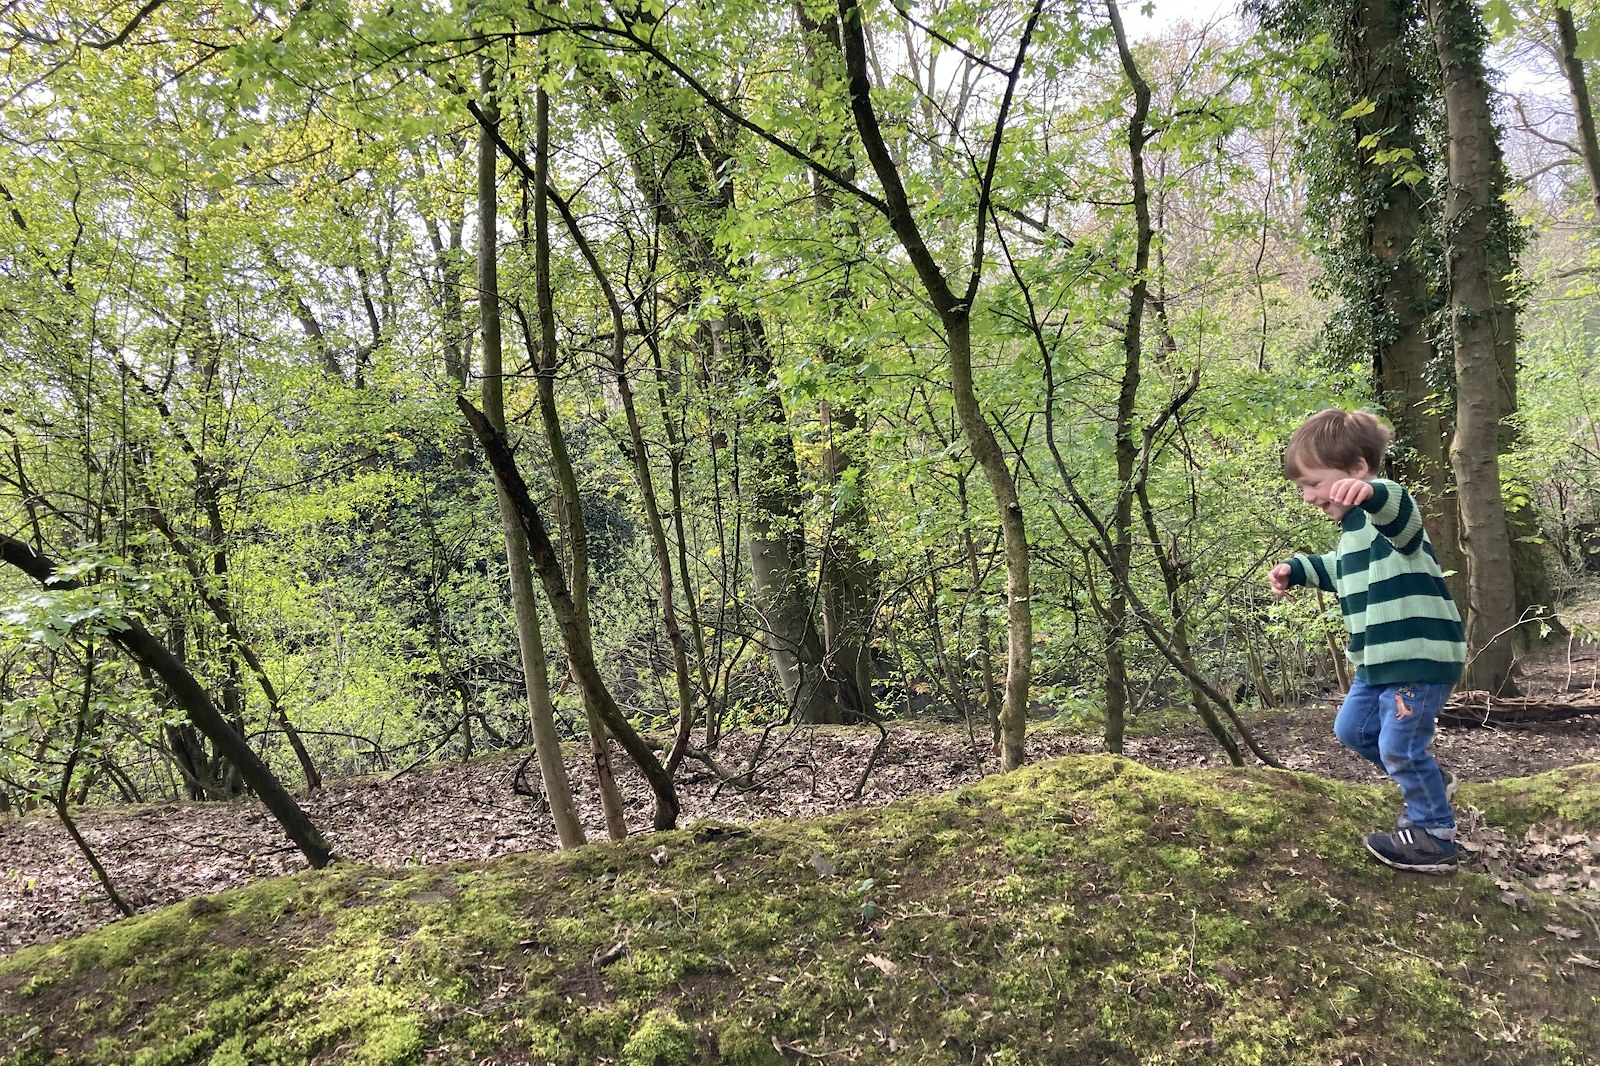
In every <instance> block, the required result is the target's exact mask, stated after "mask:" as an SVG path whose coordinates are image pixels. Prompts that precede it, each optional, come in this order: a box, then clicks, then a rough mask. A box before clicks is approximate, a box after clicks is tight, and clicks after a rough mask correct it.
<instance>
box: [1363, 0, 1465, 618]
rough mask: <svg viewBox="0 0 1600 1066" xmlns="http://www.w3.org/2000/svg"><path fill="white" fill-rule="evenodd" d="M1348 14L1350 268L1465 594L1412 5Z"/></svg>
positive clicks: (1369, 7) (1448, 567) (1431, 515)
mask: <svg viewBox="0 0 1600 1066" xmlns="http://www.w3.org/2000/svg"><path fill="white" fill-rule="evenodd" d="M1352 15H1353V18H1352V20H1351V25H1352V27H1353V30H1354V32H1353V33H1352V34H1350V35H1348V36H1344V37H1342V38H1341V47H1343V48H1344V49H1345V50H1346V57H1345V63H1346V68H1347V69H1348V70H1349V71H1350V72H1351V74H1352V75H1353V81H1352V83H1351V84H1350V85H1348V87H1347V89H1346V94H1347V96H1348V98H1349V100H1350V101H1351V104H1352V106H1356V105H1357V102H1358V101H1368V102H1370V104H1371V105H1372V107H1373V110H1372V111H1371V112H1370V113H1367V114H1358V115H1356V116H1355V117H1354V120H1353V121H1354V129H1353V131H1352V133H1353V135H1354V137H1355V138H1356V149H1355V152H1354V156H1353V159H1352V162H1353V164H1354V168H1355V174H1354V178H1355V185H1356V188H1357V189H1358V190H1359V194H1358V196H1357V197H1356V202H1358V203H1360V204H1361V205H1362V212H1361V213H1362V215H1363V216H1364V221H1365V226H1364V232H1365V237H1364V240H1363V242H1362V243H1363V246H1364V247H1363V248H1362V249H1361V257H1362V260H1363V262H1360V263H1357V264H1352V266H1353V267H1354V269H1355V270H1356V272H1357V273H1358V275H1359V276H1360V277H1361V278H1363V279H1364V281H1365V285H1366V288H1367V293H1368V301H1369V302H1368V307H1367V313H1366V314H1365V315H1362V316H1361V318H1362V320H1363V321H1365V322H1366V323H1367V324H1368V328H1369V330H1370V334H1371V335H1370V337H1369V338H1368V343H1369V344H1370V345H1371V353H1372V368H1373V388H1374V390H1375V391H1376V393H1377V395H1378V399H1379V401H1380V402H1381V403H1382V404H1383V407H1384V410H1385V411H1386V412H1387V413H1388V415H1389V421H1390V422H1391V423H1392V424H1393V425H1394V427H1395V435H1396V438H1397V439H1398V441H1399V443H1400V445H1401V446H1402V448H1403V449H1404V452H1403V458H1402V460H1401V467H1400V469H1399V470H1398V471H1396V474H1397V476H1398V477H1399V478H1400V479H1401V480H1402V481H1405V482H1406V483H1407V484H1408V485H1409V486H1410V487H1411V490H1412V492H1413V493H1414V494H1415V495H1416V496H1417V498H1418V499H1419V501H1421V503H1422V507H1423V514H1424V516H1425V517H1424V521H1425V522H1426V523H1427V525H1428V534H1429V539H1431V540H1432V541H1433V544H1434V549H1435V551H1436V552H1437V553H1438V555H1439V565H1440V567H1441V568H1442V569H1443V570H1444V571H1445V573H1446V574H1447V575H1450V576H1449V577H1447V579H1446V580H1447V581H1448V582H1449V583H1450V586H1451V591H1452V593H1454V594H1455V595H1456V597H1457V598H1458V599H1460V600H1461V601H1462V602H1465V600H1466V591H1467V588H1466V573H1465V564H1464V562H1463V559H1462V555H1461V533H1460V521H1459V518H1458V514H1457V503H1456V495H1455V480H1454V477H1453V476H1452V474H1451V470H1450V457H1449V451H1448V449H1449V435H1450V428H1449V419H1448V414H1447V412H1446V411H1444V410H1442V408H1443V407H1444V404H1445V399H1444V397H1445V396H1446V395H1447V393H1448V388H1447V385H1446V383H1444V382H1441V381H1439V380H1438V375H1437V372H1436V370H1435V369H1434V368H1435V366H1436V365H1437V360H1438V358H1439V350H1438V347H1437V346H1436V345H1435V344H1434V341H1433V337H1432V333H1431V330H1430V322H1431V320H1432V317H1433V315H1434V314H1435V313H1437V311H1438V310H1439V308H1440V306H1441V305H1442V300H1441V299H1440V297H1439V294H1438V293H1437V291H1436V290H1435V289H1434V287H1433V286H1432V285H1431V284H1430V283H1429V277H1428V274H1429V271H1430V268H1431V260H1432V257H1433V256H1434V255H1435V254H1436V245H1433V243H1432V241H1431V239H1430V237H1429V234H1430V228H1429V227H1430V219H1429V214H1428V210H1427V204H1426V202H1425V199H1424V197H1425V196H1426V195H1427V192H1428V184H1427V183H1428V177H1427V174H1426V172H1425V170H1424V167H1425V165H1426V161H1427V150H1426V148H1425V145H1424V137H1423V126H1424V123H1425V117H1424V111H1423V109H1424V107H1425V105H1426V102H1427V100H1426V97H1425V95H1424V93H1423V86H1421V85H1419V84H1418V82H1417V78H1416V77H1415V74H1414V72H1413V71H1412V70H1411V68H1410V53H1411V49H1410V48H1409V47H1408V36H1409V34H1408V27H1409V26H1410V25H1411V24H1412V20H1413V19H1414V15H1415V9H1414V8H1413V7H1412V5H1411V4H1410V3H1408V2H1407V0H1356V3H1355V5H1354V9H1353V11H1352Z"/></svg>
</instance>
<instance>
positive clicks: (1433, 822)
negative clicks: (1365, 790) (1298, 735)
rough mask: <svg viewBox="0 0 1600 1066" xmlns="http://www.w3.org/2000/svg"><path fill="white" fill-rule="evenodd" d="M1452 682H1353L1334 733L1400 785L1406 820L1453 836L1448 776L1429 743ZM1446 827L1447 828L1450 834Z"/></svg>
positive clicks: (1346, 745) (1454, 823)
mask: <svg viewBox="0 0 1600 1066" xmlns="http://www.w3.org/2000/svg"><path fill="white" fill-rule="evenodd" d="M1452 687H1453V686H1451V685H1439V684H1430V683H1424V682H1406V683H1404V684H1398V685H1369V684H1367V683H1366V682H1365V681H1360V680H1355V681H1351V682H1350V693H1349V695H1347V696H1345V698H1344V704H1343V706H1341V707H1340V708H1339V714H1338V716H1337V717H1336V718H1335V719H1334V720H1333V731H1334V734H1335V735H1337V736H1338V738H1339V742H1340V743H1341V744H1343V745H1344V746H1345V747H1347V748H1349V749H1350V750H1351V751H1353V752H1355V753H1356V754H1357V755H1359V756H1361V757H1362V758H1364V759H1366V760H1367V761H1368V762H1371V763H1373V764H1375V765H1376V766H1377V767H1378V768H1379V769H1381V770H1382V771H1383V772H1384V773H1386V774H1388V775H1389V776H1390V777H1391V778H1393V779H1394V782H1395V784H1397V785H1399V786H1400V796H1401V798H1402V799H1404V800H1405V804H1406V813H1405V820H1406V821H1408V822H1409V823H1410V824H1411V825H1414V826H1416V827H1417V828H1418V829H1426V830H1430V831H1433V832H1434V833H1435V835H1436V836H1442V837H1454V836H1455V826H1456V815H1455V811H1453V810H1451V809H1450V803H1449V801H1448V800H1446V799H1445V798H1444V775H1443V774H1442V773H1440V771H1439V764H1438V763H1437V762H1435V761H1434V758H1433V753H1432V752H1430V751H1429V750H1428V746H1429V745H1430V744H1432V743H1433V727H1434V723H1435V722H1437V721H1438V718H1439V710H1440V709H1441V708H1442V707H1443V706H1444V701H1445V700H1447V699H1449V698H1450V689H1451V688H1452ZM1446 831H1448V832H1446Z"/></svg>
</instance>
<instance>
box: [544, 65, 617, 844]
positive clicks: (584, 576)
mask: <svg viewBox="0 0 1600 1066" xmlns="http://www.w3.org/2000/svg"><path fill="white" fill-rule="evenodd" d="M533 129H534V136H533V172H532V174H531V175H525V176H526V177H531V182H532V185H533V189H532V199H533V234H532V236H533V289H534V300H535V302H536V303H537V305H538V314H539V330H538V343H537V344H535V343H534V334H533V331H532V330H530V329H529V328H528V324H527V322H526V321H524V322H523V328H522V335H523V338H524V339H525V340H526V342H527V345H528V358H529V362H530V363H531V364H532V365H533V367H534V369H535V374H534V388H535V390H536V391H537V393H538V397H539V420H540V421H541V422H542V423H543V424H544V437H545V448H546V450H547V451H548V452H549V455H550V469H551V470H552V471H553V472H554V473H555V476H556V484H557V486H558V487H559V488H560V491H561V497H560V510H559V511H558V512H557V518H556V522H557V525H558V527H559V528H561V529H563V530H565V531H566V542H567V554H568V558H569V560H570V565H569V567H568V571H569V573H570V574H571V575H572V578H571V580H572V584H571V592H572V603H573V606H574V608H575V609H576V610H577V612H578V617H579V618H580V619H582V620H583V625H584V628H585V629H588V627H589V529H588V526H587V525H585V524H584V521H583V499H582V497H581V495H580V494H579V492H578V476H577V474H576V473H575V472H574V471H573V469H572V456H571V454H570V453H569V452H568V451H567V437H566V433H565V432H563V430H562V428H561V412H560V411H559V410H557V409H556V365H557V362H558V359H557V354H556V312H555V304H554V302H553V301H552V299H551V296H550V200H549V193H548V189H549V185H550V98H549V96H548V94H546V93H545V91H544V89H543V88H542V87H541V88H537V89H535V90H534V119H533ZM527 199H528V197H526V196H524V198H523V202H524V203H526V202H527ZM523 228H524V230H525V231H526V229H527V226H526V219H524V227H523ZM524 235H525V236H526V233H524ZM579 691H580V692H581V693H582V696H583V703H584V708H583V709H584V717H585V718H586V719H587V720H588V723H589V747H590V749H591V751H592V752H593V755H594V770H595V781H596V783H597V785H598V790H599V793H600V806H601V808H602V809H603V810H604V812H605V819H606V831H607V833H608V834H609V835H610V837H611V839H613V840H621V839H623V838H624V837H626V836H627V835H628V820H627V816H626V812H625V810H624V808H623V803H622V791H621V790H620V789H619V788H618V787H617V775H616V772H615V770H614V769H613V768H612V764H611V739H610V737H609V736H607V734H606V729H605V726H604V725H603V724H602V722H601V714H600V710H599V708H597V707H595V706H593V703H592V700H591V698H590V697H591V690H590V687H589V686H587V685H580V686H579Z"/></svg>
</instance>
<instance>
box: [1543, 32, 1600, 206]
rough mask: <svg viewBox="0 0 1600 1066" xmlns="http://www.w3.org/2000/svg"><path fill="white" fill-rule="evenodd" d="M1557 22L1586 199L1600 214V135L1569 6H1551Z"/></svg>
mask: <svg viewBox="0 0 1600 1066" xmlns="http://www.w3.org/2000/svg"><path fill="white" fill-rule="evenodd" d="M1551 6H1552V7H1553V8H1554V9H1555V10H1554V16H1555V23H1556V58H1557V59H1558V60H1559V61H1560V63H1561V73H1563V74H1565V75H1566V77H1567V88H1568V89H1570V90H1571V92H1572V110H1573V114H1574V115H1575V116H1576V118H1577V122H1578V146H1579V148H1580V149H1581V154H1582V155H1583V172H1584V173H1585V174H1587V175H1588V176H1589V202H1590V203H1591V204H1593V205H1594V209H1595V212H1596V215H1597V216H1600V138H1597V137H1596V136H1595V127H1594V101H1593V99H1592V98H1591V97H1590V96H1589V78H1588V75H1587V74H1585V73H1584V69H1583V60H1582V59H1581V58H1580V57H1579V55H1578V27H1577V26H1576V25H1575V24H1574V23H1573V21H1572V9H1571V8H1569V7H1567V6H1566V4H1565V3H1556V4H1552V5H1551Z"/></svg>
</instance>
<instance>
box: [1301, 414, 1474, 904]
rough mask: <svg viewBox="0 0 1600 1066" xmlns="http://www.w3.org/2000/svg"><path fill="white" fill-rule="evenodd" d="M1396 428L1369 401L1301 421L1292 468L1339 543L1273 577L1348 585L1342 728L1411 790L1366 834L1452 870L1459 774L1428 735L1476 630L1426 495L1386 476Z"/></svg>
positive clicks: (1345, 737)
mask: <svg viewBox="0 0 1600 1066" xmlns="http://www.w3.org/2000/svg"><path fill="white" fill-rule="evenodd" d="M1389 439H1390V435H1389V430H1388V429H1387V428H1386V427H1385V426H1384V425H1383V424H1382V423H1381V422H1379V421H1378V420H1377V419H1376V418H1374V417H1373V416H1372V415H1369V414H1366V413H1365V412H1361V411H1341V410H1338V409H1334V410H1327V411H1318V412H1317V413H1316V414H1314V415H1312V416H1311V417H1310V418H1307V419H1306V420H1305V422H1303V423H1302V424H1301V426H1300V428H1299V429H1297V430H1295V433H1294V436H1293V437H1291V438H1290V439H1289V447H1288V449H1287V450H1286V451H1285V452H1284V457H1283V472H1284V474H1285V476H1287V477H1289V478H1291V479H1293V481H1294V483H1295V484H1296V485H1299V486H1300V490H1301V498H1303V499H1304V500H1305V502H1307V503H1309V504H1311V505H1312V506H1313V507H1316V508H1317V509H1319V510H1320V511H1321V512H1322V513H1323V514H1325V515H1327V516H1328V517H1329V518H1331V519H1332V520H1333V521H1335V522H1337V523H1339V529H1340V534H1339V545H1338V547H1337V548H1336V549H1335V550H1334V551H1332V552H1329V553H1328V554H1327V555H1321V556H1314V555H1296V556H1295V557H1294V558H1292V559H1290V560H1289V561H1288V562H1284V563H1279V564H1278V565H1277V566H1275V567H1273V568H1272V573H1271V575H1270V581H1271V583H1272V592H1273V594H1274V595H1276V596H1282V595H1284V594H1285V593H1287V592H1288V591H1289V590H1290V589H1291V588H1293V587H1294V586H1296V585H1315V586H1316V587H1317V588H1320V589H1322V590H1323V591H1325V592H1333V593H1337V594H1338V596H1339V608H1340V610H1341V611H1343V612H1344V624H1345V628H1346V629H1348V630H1349V632H1350V643H1349V646H1348V648H1347V649H1346V653H1347V654H1348V656H1349V658H1350V660H1351V661H1352V662H1354V663H1355V664H1356V676H1355V680H1353V681H1352V682H1351V683H1350V693H1349V695H1347V696H1346V697H1345V699H1344V704H1343V706H1341V707H1340V708H1339V714H1338V716H1337V717H1336V718H1335V719H1334V724H1333V731H1334V733H1335V734H1336V735H1337V736H1338V737H1339V740H1340V742H1341V743H1343V744H1344V745H1345V746H1346V747H1348V748H1350V749H1351V750H1353V751H1354V752H1356V754H1358V755H1360V756H1362V757H1363V758H1366V759H1367V760H1369V761H1371V762H1373V763H1376V764H1377V765H1378V766H1379V767H1381V768H1382V769H1383V770H1384V772H1386V773H1387V774H1388V775H1389V776H1390V777H1391V778H1393V779H1394V781H1395V783H1396V784H1398V785H1399V786H1400V794H1401V796H1402V797H1403V798H1404V800H1405V814H1404V816H1403V817H1401V818H1400V819H1399V821H1398V822H1397V823H1396V828H1395V831H1394V832H1392V833H1369V834H1368V835H1367V836H1365V837H1363V838H1362V843H1364V844H1365V845H1366V846H1367V850H1368V851H1370V852H1371V853H1372V854H1373V855H1374V856H1375V857H1376V858H1377V859H1378V861H1380V862H1384V863H1387V864H1389V865H1390V866H1393V867H1395V868H1396V869H1400V870H1416V871H1419V872H1421V873H1434V874H1448V873H1451V872H1452V871H1454V869H1455V866H1456V861H1457V859H1458V858H1459V857H1460V851H1461V848H1460V845H1458V844H1457V843H1456V840H1455V836H1456V820H1455V812H1454V811H1453V810H1451V808H1450V798H1449V792H1450V791H1453V789H1451V788H1449V786H1451V785H1453V784H1454V775H1451V774H1448V773H1447V772H1446V771H1444V770H1442V769H1441V768H1440V766H1439V764H1438V763H1437V762H1436V761H1435V760H1434V758H1433V755H1432V754H1431V753H1430V752H1429V750H1428V746H1429V745H1430V744H1432V743H1433V729H1434V722H1435V721H1436V720H1437V718H1438V716H1439V710H1440V708H1442V707H1443V706H1444V702H1445V700H1446V699H1448V698H1449V696H1450V689H1451V687H1452V686H1453V685H1454V684H1455V683H1456V681H1458V680H1459V679H1460V677H1461V668H1462V664H1463V662H1465V660H1466V652H1467V645H1466V637H1465V634H1464V633H1463V632H1462V628H1461V616H1460V614H1458V613H1457V612H1456V605H1455V602H1454V601H1452V600H1451V598H1450V592H1449V590H1448V589H1447V588H1446V587H1445V583H1444V577H1443V575H1442V574H1441V573H1440V572H1439V563H1438V560H1437V559H1436V558H1435V556H1434V554H1433V545H1432V544H1431V543H1430V542H1429V540H1428V534H1427V533H1426V532H1425V531H1424V530H1423V528H1422V514H1421V512H1420V511H1419V510H1418V508H1417V502H1416V500H1414V499H1413V498H1412V496H1411V494H1410V493H1409V492H1407V491H1406V490H1405V489H1404V488H1402V487H1401V486H1400V485H1397V484H1396V483H1395V482H1393V481H1386V480H1384V479H1382V478H1379V477H1377V472H1378V470H1379V468H1380V467H1381V466H1382V464H1383V455H1384V451H1385V449H1386V448H1387V447H1388V445H1389Z"/></svg>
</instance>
